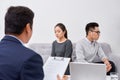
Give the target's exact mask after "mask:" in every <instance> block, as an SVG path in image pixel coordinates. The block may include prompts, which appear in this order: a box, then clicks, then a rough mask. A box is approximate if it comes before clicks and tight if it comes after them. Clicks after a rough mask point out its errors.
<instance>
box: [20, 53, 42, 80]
mask: <svg viewBox="0 0 120 80" xmlns="http://www.w3.org/2000/svg"><path fill="white" fill-rule="evenodd" d="M20 78H21V79H20V80H43V78H44V72H43V60H42V58H41V56H39V55H38V54H37V55H34V56H32V57H31V58H30V59H28V60H27V61H26V62H25V63H24V65H23V67H22V71H21V74H20Z"/></svg>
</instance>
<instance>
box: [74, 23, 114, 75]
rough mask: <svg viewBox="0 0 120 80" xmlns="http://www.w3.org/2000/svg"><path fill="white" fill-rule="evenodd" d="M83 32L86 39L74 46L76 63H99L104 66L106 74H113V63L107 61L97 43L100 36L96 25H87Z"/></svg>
mask: <svg viewBox="0 0 120 80" xmlns="http://www.w3.org/2000/svg"><path fill="white" fill-rule="evenodd" d="M85 30H86V38H84V39H82V40H80V41H78V42H77V44H76V61H79V62H89V63H92V62H98V61H101V62H102V63H104V64H106V70H107V72H108V73H107V74H110V72H115V67H114V63H113V62H112V61H109V60H108V58H107V57H106V55H105V53H104V52H103V50H102V48H101V46H100V44H99V43H98V42H97V40H98V38H99V36H100V30H99V25H98V23H95V22H92V23H88V24H87V25H86V28H85Z"/></svg>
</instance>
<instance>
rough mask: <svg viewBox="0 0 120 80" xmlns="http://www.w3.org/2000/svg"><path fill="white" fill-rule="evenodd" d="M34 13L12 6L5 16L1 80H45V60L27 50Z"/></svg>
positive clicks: (1, 44) (0, 52)
mask: <svg viewBox="0 0 120 80" xmlns="http://www.w3.org/2000/svg"><path fill="white" fill-rule="evenodd" d="M33 17H34V13H33V11H32V10H30V9H29V8H27V7H23V6H16V7H14V6H12V7H10V8H9V9H8V11H7V13H6V15H5V36H4V38H3V39H2V40H1V42H0V80H43V78H44V73H43V60H42V58H41V56H40V55H38V54H37V53H36V52H34V51H32V50H30V49H28V48H26V47H25V46H24V45H23V43H27V42H28V41H29V39H30V38H31V35H32V23H33Z"/></svg>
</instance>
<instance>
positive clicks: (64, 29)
mask: <svg viewBox="0 0 120 80" xmlns="http://www.w3.org/2000/svg"><path fill="white" fill-rule="evenodd" d="M56 27H60V29H62V31H65V35H64V36H65V38H67V39H68V36H67V30H66V27H65V25H64V24H62V23H58V24H56V26H55V28H56Z"/></svg>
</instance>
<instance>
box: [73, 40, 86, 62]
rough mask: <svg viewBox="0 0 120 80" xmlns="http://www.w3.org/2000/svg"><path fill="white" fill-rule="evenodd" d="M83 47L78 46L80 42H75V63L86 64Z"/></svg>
mask: <svg viewBox="0 0 120 80" xmlns="http://www.w3.org/2000/svg"><path fill="white" fill-rule="evenodd" d="M83 50H84V49H83V47H82V45H81V44H80V42H77V43H76V50H75V51H76V60H75V61H77V62H86V63H87V61H86V60H85V56H84V51H83Z"/></svg>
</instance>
